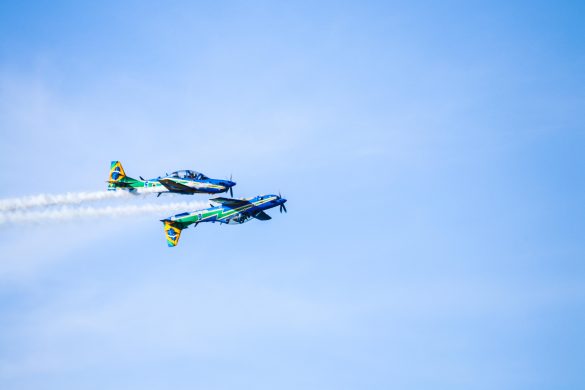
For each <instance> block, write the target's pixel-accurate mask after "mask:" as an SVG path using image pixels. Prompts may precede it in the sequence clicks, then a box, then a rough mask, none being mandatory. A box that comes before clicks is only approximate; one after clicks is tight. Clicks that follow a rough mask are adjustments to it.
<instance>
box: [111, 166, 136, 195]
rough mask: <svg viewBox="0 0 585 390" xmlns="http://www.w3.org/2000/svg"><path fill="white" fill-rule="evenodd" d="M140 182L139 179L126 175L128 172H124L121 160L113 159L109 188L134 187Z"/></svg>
mask: <svg viewBox="0 0 585 390" xmlns="http://www.w3.org/2000/svg"><path fill="white" fill-rule="evenodd" d="M138 183H140V182H139V181H138V180H136V179H133V178H131V177H129V176H126V172H124V168H122V163H121V162H120V161H112V163H111V164H110V177H109V178H108V190H115V189H116V188H123V187H133V186H136V184H138Z"/></svg>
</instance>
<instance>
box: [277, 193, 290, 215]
mask: <svg viewBox="0 0 585 390" xmlns="http://www.w3.org/2000/svg"><path fill="white" fill-rule="evenodd" d="M280 198H282V195H280V191H278V199H280ZM282 210H284V212H285V213H288V211H286V206H285V205H284V203H281V204H280V213H281V214H282Z"/></svg>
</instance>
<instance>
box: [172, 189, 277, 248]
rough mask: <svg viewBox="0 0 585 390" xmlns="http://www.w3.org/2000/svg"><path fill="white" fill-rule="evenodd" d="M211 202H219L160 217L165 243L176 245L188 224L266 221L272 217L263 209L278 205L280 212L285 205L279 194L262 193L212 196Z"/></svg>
mask: <svg viewBox="0 0 585 390" xmlns="http://www.w3.org/2000/svg"><path fill="white" fill-rule="evenodd" d="M210 201H211V202H214V203H217V204H219V206H212V207H209V208H207V209H202V210H196V211H193V212H190V213H181V214H177V215H174V216H172V217H169V218H165V219H162V220H161V222H163V223H164V228H165V234H166V237H167V244H168V245H169V246H176V245H177V244H178V242H179V237H180V236H181V231H182V230H183V229H187V227H188V226H189V225H192V224H195V226H197V225H198V224H199V223H201V222H219V223H226V224H242V223H244V222H248V221H250V220H251V219H253V218H254V219H259V220H260V221H268V220H269V219H272V218H271V217H270V216H269V215H268V214H266V213H265V212H264V210H267V209H271V208H273V207H276V206H280V212H281V213H282V211H283V210H284V212H286V207H285V205H284V203H285V202H286V199H284V198H283V197H282V196H280V194H279V195H262V196H256V197H254V198H250V199H230V198H213V199H210Z"/></svg>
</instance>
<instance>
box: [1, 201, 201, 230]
mask: <svg viewBox="0 0 585 390" xmlns="http://www.w3.org/2000/svg"><path fill="white" fill-rule="evenodd" d="M206 207H209V204H208V203H207V202H202V201H196V202H176V203H166V204H155V203H150V204H144V205H140V206H134V205H126V206H115V207H114V206H107V207H99V208H97V207H78V208H71V207H65V206H64V207H61V208H56V209H45V210H40V211H30V210H28V211H12V212H4V213H0V225H3V224H16V223H37V222H46V221H66V220H72V219H77V218H99V217H125V216H129V215H136V214H151V213H162V212H172V211H181V212H183V211H194V210H198V209H202V208H206ZM163 217H167V215H163Z"/></svg>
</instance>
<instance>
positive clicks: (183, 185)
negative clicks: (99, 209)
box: [108, 161, 236, 196]
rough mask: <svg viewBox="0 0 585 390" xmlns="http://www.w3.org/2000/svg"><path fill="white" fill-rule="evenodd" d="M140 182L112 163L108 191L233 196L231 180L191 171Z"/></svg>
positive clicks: (118, 164) (115, 162)
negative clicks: (227, 193) (223, 193)
mask: <svg viewBox="0 0 585 390" xmlns="http://www.w3.org/2000/svg"><path fill="white" fill-rule="evenodd" d="M139 177H140V180H138V179H134V178H132V177H129V176H126V173H125V172H124V168H122V164H121V163H120V162H119V161H112V164H111V165H110V177H109V180H108V190H110V191H113V190H117V189H123V190H128V191H130V192H135V193H140V192H154V193H158V195H157V196H160V194H162V193H164V192H173V193H177V194H199V193H203V194H218V193H222V192H228V191H229V192H230V195H231V196H234V190H233V188H232V187H233V186H235V185H236V183H235V182H233V181H232V180H231V177H230V180H218V179H210V178H208V177H207V176H205V175H204V174H203V173H201V172H195V171H191V170H184V171H176V172H173V173H171V174H170V175H169V174H167V175H166V176H164V177H160V176H159V177H157V178H156V179H150V180H144V179H143V178H142V176H139Z"/></svg>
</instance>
